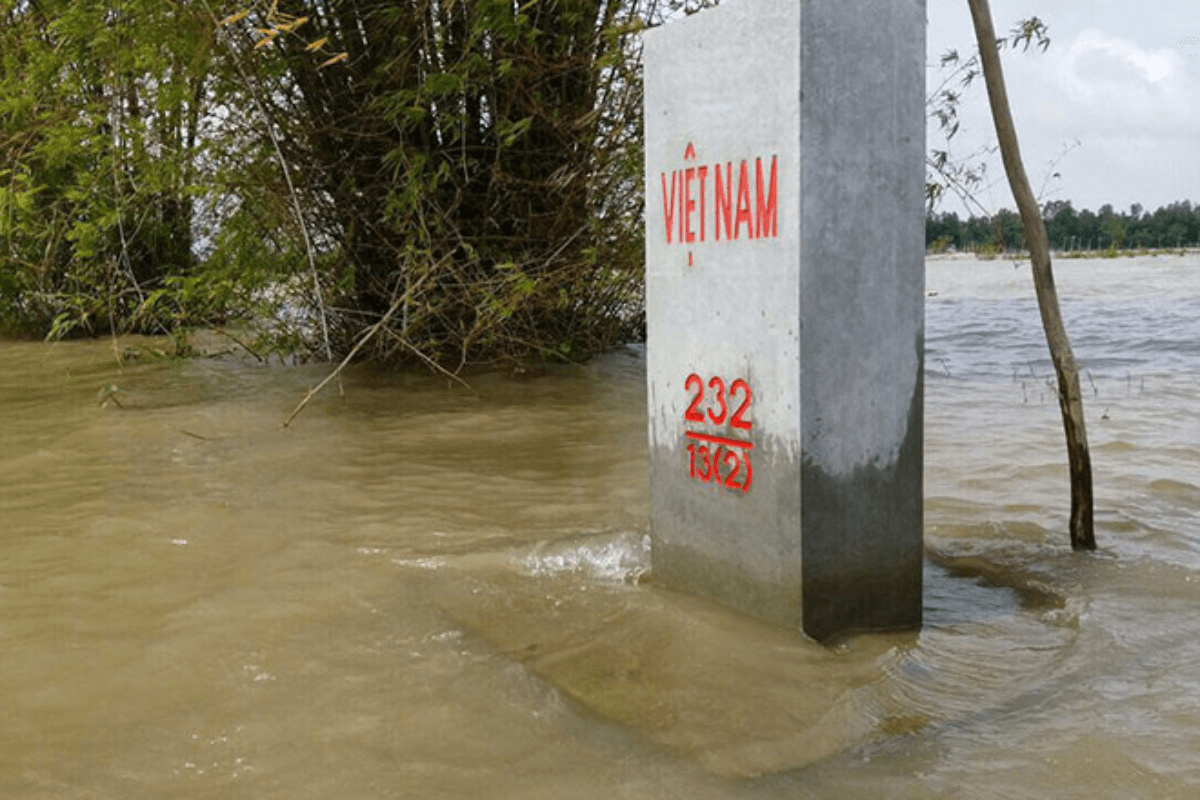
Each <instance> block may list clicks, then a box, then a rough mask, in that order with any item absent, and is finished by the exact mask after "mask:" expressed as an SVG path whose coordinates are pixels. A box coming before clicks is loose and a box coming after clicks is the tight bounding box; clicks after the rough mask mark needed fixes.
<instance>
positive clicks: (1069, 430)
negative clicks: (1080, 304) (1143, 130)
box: [967, 0, 1096, 550]
mask: <svg viewBox="0 0 1200 800" xmlns="http://www.w3.org/2000/svg"><path fill="white" fill-rule="evenodd" d="M967 2H968V4H969V5H970V7H971V18H972V19H973V20H974V22H975V38H976V40H977V41H978V42H979V57H980V61H981V62H982V64H983V76H984V80H985V82H986V84H987V91H988V100H989V101H990V102H991V106H992V119H993V120H994V121H995V123H996V137H997V138H998V139H999V140H1000V154H1001V156H1002V157H1003V159H1004V171H1005V172H1006V173H1007V175H1008V183H1009V186H1010V187H1012V192H1013V197H1014V198H1015V199H1016V201H1017V208H1018V209H1019V210H1020V212H1021V224H1022V226H1023V227H1024V229H1025V241H1026V242H1028V243H1029V260H1030V262H1031V263H1032V265H1033V285H1034V288H1035V289H1036V290H1037V300H1038V309H1039V311H1041V314H1042V327H1043V328H1044V329H1045V331H1046V343H1047V344H1048V345H1049V346H1050V357H1051V359H1052V360H1053V361H1054V371H1055V373H1056V374H1057V375H1058V404H1059V407H1060V408H1061V409H1062V417H1063V428H1064V429H1065V430H1066V434H1067V459H1068V461H1069V462H1070V466H1071V547H1072V548H1073V549H1075V550H1095V549H1096V536H1095V532H1094V531H1093V527H1092V459H1091V456H1090V455H1089V454H1088V445H1087V429H1086V427H1085V426H1084V419H1083V399H1082V397H1081V395H1080V391H1079V369H1078V367H1076V365H1075V355H1074V354H1073V353H1072V352H1071V343H1070V341H1069V340H1068V339H1067V330H1066V328H1065V327H1063V321H1062V314H1061V312H1060V311H1059V308H1058V292H1057V290H1056V289H1055V288H1054V272H1053V271H1052V270H1051V268H1050V242H1049V240H1048V239H1047V238H1046V225H1045V223H1044V222H1043V221H1042V215H1041V209H1040V208H1039V207H1038V203H1037V200H1036V198H1034V196H1033V190H1032V189H1031V188H1030V186H1029V179H1028V178H1027V177H1026V175H1025V167H1024V166H1023V164H1022V163H1021V151H1020V148H1019V147H1018V146H1017V132H1016V129H1015V128H1014V127H1013V121H1012V114H1011V113H1010V111H1009V107H1008V93H1007V92H1006V91H1005V88H1004V73H1003V71H1002V70H1001V68H1000V55H999V51H998V49H997V47H996V31H995V29H994V28H993V26H992V12H991V10H990V9H989V8H988V3H987V0H967Z"/></svg>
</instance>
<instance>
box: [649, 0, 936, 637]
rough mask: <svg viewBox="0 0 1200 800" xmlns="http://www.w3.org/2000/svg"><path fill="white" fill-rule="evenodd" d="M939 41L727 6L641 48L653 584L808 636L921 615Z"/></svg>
mask: <svg viewBox="0 0 1200 800" xmlns="http://www.w3.org/2000/svg"><path fill="white" fill-rule="evenodd" d="M924 30H925V15H924V3H923V2H920V1H919V0H917V1H914V2H896V1H895V0H864V1H863V2H854V3H843V2H836V1H835V0H820V1H819V2H803V3H798V2H795V0H726V2H725V3H723V4H722V5H721V6H719V7H717V8H714V9H709V10H705V11H703V12H701V13H699V14H696V15H694V16H692V17H688V18H686V19H680V20H676V21H673V22H671V23H669V24H668V25H666V26H664V27H662V28H659V29H656V30H653V31H649V32H648V33H647V34H646V73H645V74H646V259H647V276H646V282H647V290H646V291H647V296H646V307H647V328H648V337H649V338H648V346H647V357H648V373H649V374H648V383H649V412H650V423H649V424H650V430H649V436H650V451H651V465H650V467H651V504H652V505H651V515H652V518H651V537H652V540H653V547H654V550H653V559H654V574H655V576H656V578H657V579H659V580H661V581H663V582H664V583H666V584H668V585H670V586H673V587H676V588H679V589H682V590H684V591H688V592H691V593H695V594H699V595H702V596H706V597H709V598H711V599H714V600H717V601H718V602H721V603H723V604H725V605H728V606H731V607H733V608H736V609H739V610H741V611H744V612H746V613H748V614H751V615H754V616H756V617H760V618H763V619H766V620H770V621H772V622H775V623H778V624H781V625H785V626H788V627H793V628H799V629H802V630H803V631H804V632H806V633H807V634H809V635H811V636H813V637H814V638H817V639H823V640H824V639H829V638H832V637H835V636H837V635H839V634H842V633H846V632H849V631H853V630H879V629H903V628H912V627H916V626H918V625H919V624H920V619H921V560H922V558H921V499H922V498H921V492H922V487H921V468H922V464H921V443H922V421H921V417H922V364H923V342H922V336H923V330H924V260H923V259H924V235H923V226H924V205H923V202H924V152H923V147H924V51H925V48H924V42H925V37H924ZM739 409H740V410H741V411H742V413H741V414H740V415H738V414H737V413H736V412H737V411H738V410H739ZM689 416H690V417H691V418H689ZM697 417H699V418H697ZM714 458H716V459H717V460H718V462H719V463H718V464H717V466H716V472H715V473H714V472H713V468H712V463H711V461H712V459H714ZM747 477H749V480H747Z"/></svg>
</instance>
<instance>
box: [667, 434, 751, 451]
mask: <svg viewBox="0 0 1200 800" xmlns="http://www.w3.org/2000/svg"><path fill="white" fill-rule="evenodd" d="M683 435H684V436H686V437H688V438H689V439H699V440H700V441H702V442H712V443H713V444H723V445H728V446H729V447H744V448H746V449H747V450H753V449H754V445H753V444H752V443H750V442H743V441H741V440H740V439H727V438H726V437H724V436H713V435H712V434H710V433H698V432H697V431H684V432H683Z"/></svg>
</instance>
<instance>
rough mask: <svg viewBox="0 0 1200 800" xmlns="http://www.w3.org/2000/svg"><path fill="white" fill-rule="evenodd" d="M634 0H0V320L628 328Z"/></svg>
mask: <svg viewBox="0 0 1200 800" xmlns="http://www.w3.org/2000/svg"><path fill="white" fill-rule="evenodd" d="M646 2H648V3H650V5H649V6H645V5H643V2H642V0H547V1H546V2H535V3H526V4H514V3H512V2H508V0H459V1H458V2H454V3H450V2H447V3H434V4H431V3H428V2H424V1H423V0H402V1H401V2H395V0H387V1H386V2H385V1H384V0H360V1H359V2H356V3H353V4H350V3H342V2H335V1H334V0H311V2H300V0H271V2H249V3H239V2H238V0H231V3H232V6H231V7H218V5H217V4H216V3H215V2H209V1H208V0H201V2H200V3H185V4H164V3H161V2H157V0H78V1H77V2H72V1H69V0H43V1H42V2H38V3H29V2H24V1H23V0H0V326H3V327H5V328H9V329H14V328H19V327H23V328H25V329H28V330H31V331H36V332H38V333H40V334H43V335H45V334H48V335H50V336H52V337H61V336H69V335H77V334H99V333H108V332H110V331H145V332H163V331H173V330H180V329H186V328H188V327H189V326H194V325H199V324H204V323H222V322H224V321H226V320H229V319H233V318H238V317H241V318H255V319H258V320H259V321H260V323H261V324H260V326H259V329H258V330H259V332H260V333H261V334H263V335H267V336H269V337H271V341H273V342H276V343H282V342H285V341H286V342H289V343H292V344H294V343H295V342H296V341H298V339H299V338H304V339H305V340H307V341H308V342H309V343H310V344H312V343H313V340H314V339H315V338H316V335H317V334H316V332H315V329H314V320H315V319H316V317H314V316H312V312H318V311H319V312H320V313H321V315H323V316H324V315H327V316H328V318H329V327H330V330H331V333H332V338H333V339H334V344H335V345H336V346H337V348H338V349H340V350H342V351H343V352H344V351H346V350H348V349H349V348H350V346H351V345H352V344H353V343H354V342H355V341H357V340H358V339H359V337H360V336H361V335H362V333H363V332H364V330H366V329H367V328H368V327H369V326H371V325H373V324H374V323H375V322H376V321H377V320H378V319H379V318H380V317H381V316H382V315H385V314H387V313H388V312H394V313H392V314H390V315H389V320H390V322H389V327H388V331H387V335H384V336H379V337H378V339H377V342H376V345H375V350H374V352H371V353H370V355H373V356H374V357H377V358H413V357H415V356H419V357H420V358H423V359H426V360H433V361H437V362H442V363H445V364H450V365H452V366H453V365H458V364H462V363H465V362H470V361H488V360H495V359H504V358H523V357H525V356H529V355H534V356H537V355H539V354H541V355H545V354H547V353H552V354H554V357H556V358H562V357H574V356H576V355H582V354H585V353H587V352H591V351H594V350H596V349H599V348H602V347H605V346H607V345H609V344H611V343H613V342H615V341H619V340H622V339H627V338H629V337H631V336H636V335H638V333H639V329H640V326H641V319H640V296H641V295H640V281H641V185H640V181H641V149H640V141H639V138H640V107H641V99H640V98H641V95H640V92H641V83H640V74H639V66H640V64H639V60H640V42H639V40H638V38H637V35H636V34H637V32H638V30H639V29H640V27H641V26H642V25H643V21H644V20H646V19H650V20H653V19H655V18H656V15H658V14H659V13H660V11H659V10H658V8H657V5H656V4H655V3H654V2H653V0H646ZM676 6H679V4H678V3H674V2H668V3H667V4H666V6H664V8H667V9H671V8H675V7H676ZM683 10H685V11H686V10H691V8H690V7H689V8H684V9H683ZM329 298H331V299H329ZM322 318H323V317H322ZM272 347H273V345H268V349H271V348H272Z"/></svg>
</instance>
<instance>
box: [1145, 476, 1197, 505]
mask: <svg viewBox="0 0 1200 800" xmlns="http://www.w3.org/2000/svg"><path fill="white" fill-rule="evenodd" d="M1146 488H1147V489H1148V490H1149V491H1150V493H1151V494H1155V495H1159V496H1161V497H1166V498H1169V499H1171V500H1176V501H1181V502H1183V503H1185V504H1187V505H1189V506H1192V507H1193V508H1200V486H1196V485H1195V484H1191V483H1188V482H1186V481H1177V480H1174V479H1172V478H1158V479H1157V480H1153V481H1150V483H1149V484H1148V485H1147V486H1146Z"/></svg>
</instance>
